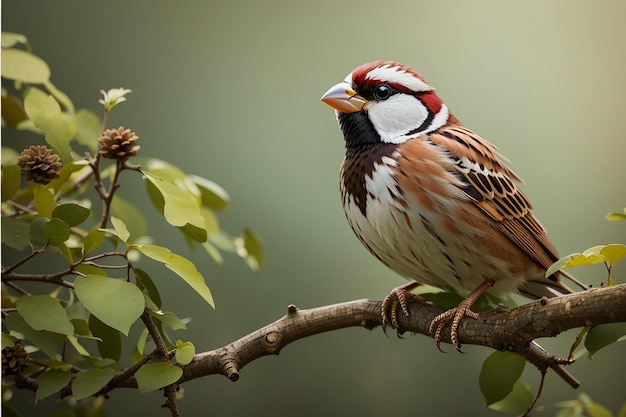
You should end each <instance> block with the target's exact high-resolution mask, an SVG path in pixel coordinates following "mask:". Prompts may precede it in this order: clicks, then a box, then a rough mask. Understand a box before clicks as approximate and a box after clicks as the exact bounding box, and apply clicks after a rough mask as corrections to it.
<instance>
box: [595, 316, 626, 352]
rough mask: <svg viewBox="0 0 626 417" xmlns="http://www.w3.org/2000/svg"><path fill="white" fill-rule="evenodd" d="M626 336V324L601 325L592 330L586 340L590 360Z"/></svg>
mask: <svg viewBox="0 0 626 417" xmlns="http://www.w3.org/2000/svg"><path fill="white" fill-rule="evenodd" d="M624 335H626V323H608V324H600V325H598V326H595V327H593V328H592V329H591V331H590V332H589V333H588V334H587V337H586V338H585V348H586V349H587V350H588V351H589V359H591V357H592V356H593V355H594V354H595V353H596V352H597V351H599V350H600V349H602V348H603V347H606V346H608V345H610V344H612V343H615V342H616V341H617V340H618V339H620V338H621V337H623V336H624Z"/></svg>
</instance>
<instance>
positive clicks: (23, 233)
mask: <svg viewBox="0 0 626 417" xmlns="http://www.w3.org/2000/svg"><path fill="white" fill-rule="evenodd" d="M42 231H43V230H42ZM0 232H2V243H3V244H5V245H7V246H9V247H11V248H13V249H16V250H19V251H21V250H23V249H25V248H26V247H27V246H28V242H30V223H29V222H28V221H26V220H20V219H16V218H14V217H4V216H2V223H1V226H0Z"/></svg>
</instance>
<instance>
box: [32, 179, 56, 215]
mask: <svg viewBox="0 0 626 417" xmlns="http://www.w3.org/2000/svg"><path fill="white" fill-rule="evenodd" d="M33 196H34V198H35V210H37V213H39V215H40V216H43V217H47V218H49V219H50V218H52V212H53V211H54V209H55V208H56V207H57V202H56V200H55V199H54V195H53V194H52V190H50V189H48V188H46V187H41V186H39V187H36V188H35V190H34V191H33Z"/></svg>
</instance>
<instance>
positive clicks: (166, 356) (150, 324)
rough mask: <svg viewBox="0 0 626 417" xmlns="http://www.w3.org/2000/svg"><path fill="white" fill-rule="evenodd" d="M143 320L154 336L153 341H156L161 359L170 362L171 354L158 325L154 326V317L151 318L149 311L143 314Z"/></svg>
mask: <svg viewBox="0 0 626 417" xmlns="http://www.w3.org/2000/svg"><path fill="white" fill-rule="evenodd" d="M141 320H142V321H143V323H144V324H145V325H146V328H147V329H148V332H149V333H150V336H152V340H154V343H155V344H156V347H157V351H158V354H159V357H161V358H162V359H164V360H169V354H168V351H167V346H165V341H164V340H163V338H162V337H161V333H159V329H158V328H157V327H156V324H154V321H153V320H152V317H150V314H148V312H147V311H144V312H143V314H142V315H141Z"/></svg>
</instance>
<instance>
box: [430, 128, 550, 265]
mask: <svg viewBox="0 0 626 417" xmlns="http://www.w3.org/2000/svg"><path fill="white" fill-rule="evenodd" d="M430 140H431V141H432V142H433V143H434V144H436V145H439V146H441V147H443V148H445V149H447V150H448V151H449V152H450V156H451V157H452V158H453V159H454V160H455V161H456V169H457V171H458V173H459V175H460V176H461V177H462V178H463V180H464V182H466V183H467V185H466V186H464V187H463V191H464V192H465V193H467V195H469V196H470V197H471V198H472V199H473V200H474V202H475V203H476V205H478V206H479V207H480V208H481V209H482V210H483V211H484V212H485V213H487V214H488V215H489V216H490V217H491V218H492V219H493V220H495V221H496V225H497V227H498V229H499V230H500V231H501V232H502V233H503V234H504V235H505V236H507V237H508V238H509V239H510V240H512V241H513V242H515V243H516V244H517V245H518V246H519V247H520V248H522V249H523V250H524V251H525V252H526V253H527V254H528V255H529V256H531V257H532V258H533V259H534V260H535V261H536V262H537V263H538V264H539V265H541V266H543V267H544V268H548V267H549V266H550V265H551V264H552V263H553V262H554V261H555V260H557V259H558V256H557V254H556V250H555V248H554V247H553V246H552V243H550V241H549V240H548V238H547V236H546V232H545V229H544V228H543V226H542V225H541V224H540V223H539V221H538V220H537V219H536V218H535V216H534V215H533V213H532V206H531V204H530V202H529V201H528V199H527V198H526V196H525V195H524V193H522V191H521V190H520V189H519V188H518V186H517V184H516V182H515V181H520V182H521V179H520V178H519V177H518V176H517V175H516V174H515V173H514V172H513V171H512V170H511V169H509V168H508V167H507V166H506V165H504V164H503V163H502V162H501V159H500V157H499V156H498V154H497V151H496V148H495V146H493V145H492V144H491V143H489V142H488V141H486V140H485V139H483V138H481V137H480V136H478V135H476V134H475V133H474V132H472V131H471V130H469V129H466V128H465V127H463V126H462V125H454V126H444V127H442V128H440V129H438V130H437V131H436V132H433V133H431V134H430Z"/></svg>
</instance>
